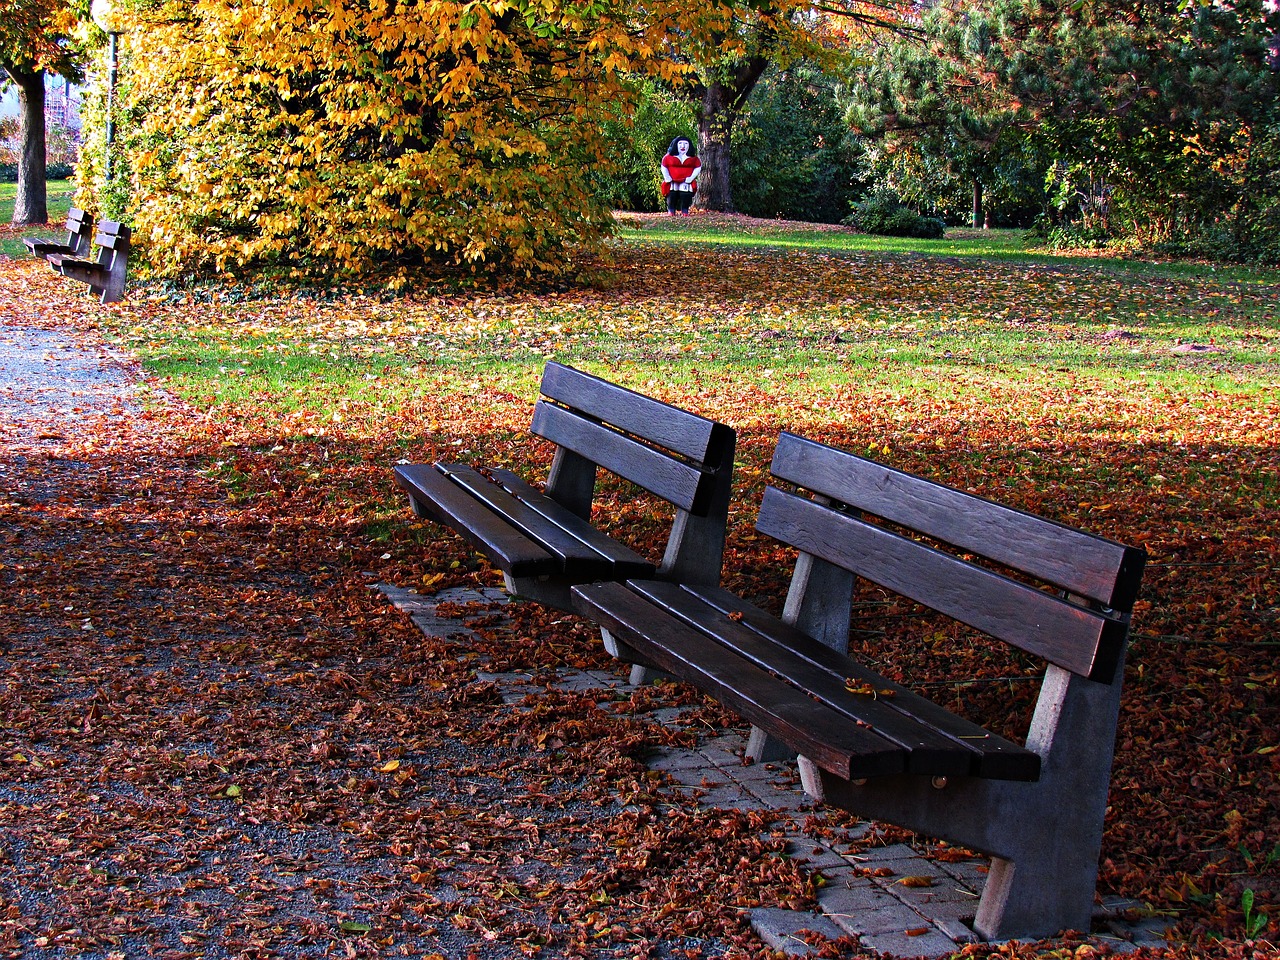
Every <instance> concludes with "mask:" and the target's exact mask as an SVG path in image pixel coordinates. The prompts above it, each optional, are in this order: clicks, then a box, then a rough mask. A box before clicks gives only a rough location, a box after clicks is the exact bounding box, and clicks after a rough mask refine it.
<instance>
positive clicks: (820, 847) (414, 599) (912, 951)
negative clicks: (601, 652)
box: [378, 584, 1169, 957]
mask: <svg viewBox="0 0 1280 960" xmlns="http://www.w3.org/2000/svg"><path fill="white" fill-rule="evenodd" d="M378 589H380V590H381V591H382V592H383V593H384V594H385V595H386V596H387V598H388V599H389V600H390V601H391V602H392V603H394V604H395V605H396V606H397V607H398V608H399V609H401V610H404V611H405V612H407V613H409V614H410V615H411V616H412V618H413V620H414V622H415V623H416V624H417V626H418V627H419V628H420V629H421V630H422V631H423V632H424V633H426V634H428V635H434V636H447V635H452V636H455V637H457V636H459V635H465V634H466V633H467V632H469V631H467V630H466V629H465V628H462V627H460V625H459V623H458V621H457V620H456V619H452V618H447V617H441V616H437V615H436V607H437V605H439V604H442V603H446V602H448V603H450V604H451V605H458V604H466V603H469V602H476V603H482V604H490V605H494V606H498V605H500V604H501V603H503V602H505V599H506V596H505V594H504V593H503V592H502V591H501V590H496V589H494V590H487V591H475V590H466V589H458V590H449V591H443V592H441V593H438V594H435V595H432V596H430V597H423V596H420V595H418V594H416V593H414V592H412V591H409V590H403V589H401V588H399V587H394V586H389V585H387V584H380V585H379V586H378ZM625 673H626V671H625V670H624V669H623V668H622V667H621V666H620V667H619V670H618V673H617V674H614V673H606V672H600V671H581V670H568V669H566V670H562V671H559V672H558V673H557V674H556V679H555V680H554V681H553V682H552V683H551V684H550V685H549V684H548V683H547V682H546V680H545V678H544V679H542V680H540V681H538V682H535V681H534V679H533V678H532V677H531V676H530V675H528V674H519V673H517V674H483V673H482V674H480V676H479V679H487V680H492V681H493V682H494V683H495V684H497V686H498V688H499V689H500V691H501V696H502V700H503V702H504V703H506V704H507V705H508V706H510V707H511V709H527V708H526V707H523V706H522V704H524V703H525V702H526V699H527V698H528V697H529V696H531V695H533V696H536V695H537V694H538V693H539V691H542V690H546V689H548V688H549V687H551V688H556V689H566V690H573V691H584V690H598V691H600V696H601V698H602V699H608V700H616V699H625V698H626V697H628V696H629V695H630V692H631V691H632V690H633V689H634V687H632V686H631V684H630V683H628V682H627V680H626V679H625V678H624V676H623V675H624V674H625ZM680 713H681V711H680V710H678V709H674V708H667V709H664V710H661V711H655V712H654V713H653V714H652V715H651V716H650V718H649V719H651V720H653V721H655V722H659V723H667V724H675V723H677V722H678V720H679V717H680ZM684 729H686V730H688V729H690V728H688V727H685V728H684ZM745 748H746V738H745V736H743V735H742V734H741V733H738V732H733V733H729V734H714V735H712V734H708V735H705V736H702V737H701V738H700V742H699V743H698V745H697V747H696V748H695V749H689V750H680V749H664V750H660V751H658V752H656V753H655V754H654V755H653V756H652V758H651V759H650V761H649V766H650V768H651V769H653V770H657V771H661V772H662V773H665V774H666V775H667V778H668V784H667V787H666V789H667V790H669V791H672V792H676V791H679V792H681V793H683V794H686V795H691V796H692V797H693V798H694V799H695V800H696V801H697V802H698V803H699V804H700V805H701V806H704V807H716V808H721V809H728V808H731V809H736V810H742V811H758V812H761V813H764V814H766V815H769V816H770V817H771V818H772V821H773V822H774V823H775V825H781V826H782V827H783V829H785V831H786V835H787V840H788V854H789V855H790V856H792V857H794V858H795V859H797V860H798V861H800V863H801V864H802V866H803V868H804V869H806V870H810V871H815V872H818V873H820V874H821V875H822V878H823V881H824V882H823V883H822V885H821V892H820V893H819V894H818V906H819V912H817V913H808V912H802V911H796V910H788V909H780V908H760V909H756V910H753V911H752V916H751V921H752V925H753V927H754V928H755V930H756V932H757V933H758V934H760V936H761V937H762V938H763V939H764V940H765V941H766V942H768V943H769V944H770V945H772V946H773V947H775V948H776V949H779V950H782V951H783V952H785V953H786V954H788V955H789V956H809V955H815V954H816V952H817V947H816V946H815V945H813V944H811V943H810V942H808V939H806V938H805V937H804V936H802V935H801V934H802V931H812V932H813V933H817V934H820V935H821V936H822V937H825V938H829V939H836V938H839V937H842V936H847V935H849V934H854V935H857V936H858V938H859V942H860V943H861V944H862V945H863V946H864V947H867V948H869V949H871V950H875V951H878V952H880V953H884V954H888V955H891V956H898V957H943V956H948V955H950V954H952V953H955V952H957V951H958V950H960V949H962V948H963V946H964V944H965V943H969V942H972V941H974V940H976V939H977V938H976V936H975V934H974V932H973V930H972V929H971V928H970V926H969V923H971V922H972V919H973V914H974V910H975V908H976V906H977V901H978V896H979V893H980V892H981V889H982V884H983V882H984V880H985V876H986V862H985V861H983V860H973V859H969V858H963V859H958V860H950V859H948V860H940V859H931V858H929V857H926V856H925V855H924V854H922V853H921V852H920V851H918V850H916V849H915V848H913V847H911V846H908V845H906V844H902V843H895V844H890V845H888V846H880V847H873V848H871V849H869V850H868V849H865V848H863V847H862V846H861V845H855V844H851V843H850V842H849V841H856V840H858V839H859V838H860V837H862V836H864V835H865V834H866V833H868V832H870V831H871V830H872V829H873V825H872V824H870V823H866V824H862V825H861V826H860V828H857V829H855V830H853V831H851V832H848V833H846V836H845V837H843V838H841V839H840V840H834V841H833V840H831V839H829V838H823V837H815V836H813V835H811V834H809V833H807V832H806V831H805V828H804V821H805V819H806V815H807V814H809V813H811V812H812V811H813V810H814V809H815V807H814V804H813V803H812V801H810V800H809V799H808V797H807V796H806V795H805V794H804V792H803V791H802V790H801V788H800V784H799V776H798V774H797V773H796V771H795V768H794V766H793V765H791V764H783V763H778V764H774V763H766V764H760V765H749V764H745V763H744V762H743V751H744V750H745ZM1141 908H1142V905H1141V904H1139V903H1136V902H1133V901H1125V900H1121V899H1119V898H1111V899H1108V900H1107V901H1105V902H1104V904H1103V906H1102V908H1101V909H1100V910H1099V911H1098V912H1097V914H1096V915H1095V918H1094V930H1093V931H1092V933H1093V935H1094V937H1095V938H1096V939H1097V941H1098V942H1099V944H1106V945H1107V946H1109V947H1110V948H1111V949H1112V950H1115V951H1124V950H1126V949H1136V948H1138V947H1143V946H1151V947H1159V946H1165V945H1167V943H1166V941H1165V940H1164V933H1165V931H1166V930H1167V928H1168V926H1169V924H1168V922H1167V921H1163V920H1160V919H1158V918H1144V917H1143V913H1142V909H1141Z"/></svg>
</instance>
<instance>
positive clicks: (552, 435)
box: [531, 400, 716, 514]
mask: <svg viewBox="0 0 1280 960" xmlns="http://www.w3.org/2000/svg"><path fill="white" fill-rule="evenodd" d="M531 429H532V431H533V432H534V433H536V434H537V435H538V436H540V437H545V438H546V439H548V440H550V441H551V442H553V443H556V444H559V445H560V446H562V447H565V448H567V449H569V450H573V451H574V452H575V453H579V454H581V455H582V456H584V457H587V458H588V459H590V460H591V461H593V462H594V463H597V464H599V465H600V466H602V467H604V468H605V469H606V470H609V471H611V472H612V473H615V474H617V475H618V476H620V477H623V478H625V479H627V480H630V481H631V482H632V483H634V484H636V485H638V486H640V487H643V488H644V489H645V490H648V491H649V492H650V493H653V494H657V495H658V496H659V497H662V498H663V499H664V500H667V501H669V502H670V503H673V504H675V505H676V506H677V507H679V508H680V509H682V510H688V511H689V512H690V513H697V514H702V513H705V512H706V511H707V508H708V506H709V505H710V502H711V498H712V495H713V494H714V492H715V482H716V476H715V474H712V473H705V472H703V471H702V470H699V469H698V468H697V467H694V466H691V465H689V464H688V463H685V462H684V461H683V460H678V459H676V458H675V457H672V456H669V455H668V454H666V453H663V452H662V451H660V450H656V449H654V448H653V447H650V446H647V445H645V444H643V443H640V442H639V441H637V440H633V439H632V438H630V437H628V436H624V435H623V434H621V433H617V432H616V431H613V430H610V429H608V428H607V427H603V426H601V425H600V424H598V423H595V422H593V421H591V420H588V419H586V418H585V417H583V416H581V415H579V414H576V413H574V412H572V411H570V410H566V409H564V408H562V407H557V406H555V405H554V404H550V403H547V402H546V401H543V400H540V401H538V404H537V406H536V407H535V408H534V414H533V426H532V428H531Z"/></svg>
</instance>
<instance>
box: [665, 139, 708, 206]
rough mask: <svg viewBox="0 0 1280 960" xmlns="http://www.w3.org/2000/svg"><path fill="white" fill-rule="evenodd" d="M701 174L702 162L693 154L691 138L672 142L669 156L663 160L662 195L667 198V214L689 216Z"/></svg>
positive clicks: (668, 150)
mask: <svg viewBox="0 0 1280 960" xmlns="http://www.w3.org/2000/svg"><path fill="white" fill-rule="evenodd" d="M701 172H702V161H701V160H699V159H698V155H697V154H696V153H694V152H693V144H692V142H691V141H690V140H689V138H688V137H676V138H675V139H674V140H672V141H671V146H670V147H668V148H667V155H666V156H665V157H663V158H662V195H663V196H664V197H666V198H667V213H669V214H671V216H673V217H678V216H686V217H687V216H689V208H690V207H691V206H693V195H694V194H695V193H697V191H698V174H700V173H701Z"/></svg>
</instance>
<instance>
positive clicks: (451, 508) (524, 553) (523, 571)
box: [395, 463, 561, 577]
mask: <svg viewBox="0 0 1280 960" xmlns="http://www.w3.org/2000/svg"><path fill="white" fill-rule="evenodd" d="M395 476H396V482H397V483H398V484H399V485H400V487H401V489H403V490H404V491H405V492H406V493H408V494H409V497H410V499H411V500H412V501H413V504H414V508H415V510H418V511H419V512H421V513H423V514H425V515H427V516H429V517H431V518H432V519H434V520H437V521H439V522H441V523H444V524H446V525H448V526H451V527H453V528H454V529H455V530H456V531H457V532H458V533H459V534H460V535H461V536H462V537H463V538H464V539H465V540H467V542H469V543H470V544H471V545H472V546H474V547H475V548H476V549H477V550H479V551H480V552H481V553H484V554H485V555H486V556H488V557H489V559H490V560H492V561H493V562H494V564H495V565H496V566H498V567H499V568H500V569H502V570H505V571H506V572H507V573H509V574H511V575H512V576H517V577H537V576H543V575H547V574H552V573H556V572H557V571H559V570H560V569H561V561H560V559H559V558H557V557H556V556H554V555H553V554H551V553H550V552H549V551H548V550H546V549H544V548H543V547H542V546H540V545H539V544H537V543H535V542H534V541H533V540H531V539H529V537H527V536H526V535H525V534H523V533H521V532H520V531H519V530H517V529H516V528H515V527H513V526H511V525H510V524H509V523H506V522H505V521H504V520H502V518H501V517H498V516H497V515H496V514H494V512H493V511H492V510H490V509H489V508H488V507H487V506H486V505H485V504H483V503H482V502H480V501H479V500H477V499H476V498H475V497H473V496H471V495H470V494H469V493H467V492H466V491H465V490H463V489H462V488H461V487H459V486H458V485H457V484H455V483H454V482H453V481H452V480H450V479H449V478H448V477H446V476H444V474H442V473H440V472H439V471H438V470H436V469H435V467H433V466H429V465H427V464H420V463H417V464H402V465H400V466H398V467H396V469H395Z"/></svg>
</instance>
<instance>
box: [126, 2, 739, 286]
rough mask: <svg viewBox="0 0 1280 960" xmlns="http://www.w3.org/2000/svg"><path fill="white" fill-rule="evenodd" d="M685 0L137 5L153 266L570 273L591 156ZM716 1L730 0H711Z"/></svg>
mask: <svg viewBox="0 0 1280 960" xmlns="http://www.w3.org/2000/svg"><path fill="white" fill-rule="evenodd" d="M692 6H693V5H692V4H690V3H688V0H658V2H657V3H656V4H651V5H649V6H648V7H646V8H644V9H643V11H638V10H637V8H636V7H635V6H634V5H633V4H631V3H630V2H629V0H582V2H575V0H195V2H194V3H183V4H177V3H169V4H167V5H165V6H162V7H155V8H147V7H146V6H145V5H144V6H141V7H136V8H135V9H134V16H135V19H136V20H137V21H138V22H137V25H136V28H134V29H131V30H130V32H129V34H128V35H127V40H128V44H129V47H128V51H129V59H128V64H127V66H128V70H129V72H130V82H129V90H128V94H127V95H128V97H129V99H130V102H131V105H132V107H133V110H134V111H135V115H136V116H138V117H140V118H143V119H141V121H140V126H139V128H138V130H137V131H136V132H135V134H134V135H133V137H132V138H131V140H130V162H131V168H132V171H133V173H132V177H133V183H132V201H131V217H132V221H133V224H134V229H135V233H134V236H135V242H136V243H137V245H138V246H139V248H140V250H141V251H142V252H143V254H144V255H145V256H146V257H147V259H148V260H149V261H150V264H151V266H152V268H153V269H154V270H155V271H157V272H158V273H160V274H162V275H164V274H169V275H173V274H177V273H180V272H191V271H197V270H201V269H231V270H236V269H250V268H253V269H257V268H264V267H275V268H277V269H286V270H292V271H300V272H306V273H312V274H314V273H328V274H334V275H341V274H351V273H365V272H368V271H371V270H377V269H392V270H394V269H395V268H397V267H399V268H402V269H401V272H402V274H403V271H404V270H406V269H408V268H411V267H413V266H415V265H418V264H423V263H427V264H437V265H448V266H463V267H467V266H470V267H472V268H486V269H489V270H500V271H505V272H515V273H517V274H535V273H553V274H554V273H562V272H564V271H566V270H568V269H571V268H572V255H573V253H574V251H576V250H580V249H582V248H583V247H584V245H585V246H586V247H588V248H589V247H590V245H591V244H592V243H594V242H596V241H598V240H599V239H600V238H601V237H602V236H603V235H604V233H605V231H606V230H607V221H608V211H607V210H605V209H603V208H602V207H601V206H600V204H599V203H598V202H597V201H596V200H595V199H594V197H593V195H592V191H591V189H590V183H589V173H590V171H591V170H592V168H593V166H594V165H599V164H604V163H607V162H608V159H609V158H608V157H607V156H606V155H605V153H604V147H603V140H602V137H601V124H600V122H599V121H600V119H601V118H602V117H603V116H605V115H607V114H609V113H610V112H612V113H613V114H615V115H616V114H618V113H625V112H626V110H627V109H628V106H629V103H630V101H631V97H632V92H631V91H632V88H631V86H630V85H629V82H628V78H629V77H632V76H634V75H635V74H636V73H647V74H651V75H652V74H658V75H664V76H666V78H667V79H674V77H675V74H676V73H678V72H679V67H677V66H676V65H675V63H674V61H672V60H671V59H669V58H668V57H666V56H664V50H665V48H666V45H667V43H668V41H669V40H670V39H671V38H672V37H673V36H674V35H675V34H676V32H677V31H679V30H682V29H684V28H685V27H687V22H686V21H687V19H688V18H687V15H686V13H687V11H688V10H689V9H690V8H691V7H692ZM699 16H700V17H701V19H702V20H703V21H704V22H705V21H707V20H714V19H715V17H716V14H715V13H714V11H712V12H711V13H708V12H707V9H706V8H703V9H702V12H701V13H700V15H699Z"/></svg>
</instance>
